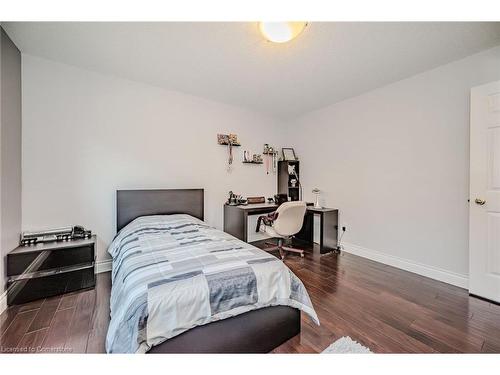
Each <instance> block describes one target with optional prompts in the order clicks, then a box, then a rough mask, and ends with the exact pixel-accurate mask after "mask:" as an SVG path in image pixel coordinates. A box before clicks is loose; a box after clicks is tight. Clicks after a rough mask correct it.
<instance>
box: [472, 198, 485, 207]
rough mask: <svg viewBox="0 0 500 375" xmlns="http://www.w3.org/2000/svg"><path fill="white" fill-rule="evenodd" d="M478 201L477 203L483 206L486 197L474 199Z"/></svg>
mask: <svg viewBox="0 0 500 375" xmlns="http://www.w3.org/2000/svg"><path fill="white" fill-rule="evenodd" d="M474 202H476V204H478V205H480V206H482V205H483V204H485V203H486V201H485V200H484V199H481V198H476V200H475V201H474Z"/></svg>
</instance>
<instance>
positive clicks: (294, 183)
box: [290, 178, 297, 187]
mask: <svg viewBox="0 0 500 375" xmlns="http://www.w3.org/2000/svg"><path fill="white" fill-rule="evenodd" d="M290 184H291V185H292V187H296V186H295V185H297V180H296V179H295V178H292V179H291V180H290Z"/></svg>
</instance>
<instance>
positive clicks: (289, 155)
mask: <svg viewBox="0 0 500 375" xmlns="http://www.w3.org/2000/svg"><path fill="white" fill-rule="evenodd" d="M281 152H282V154H283V160H286V161H290V160H292V161H293V160H297V156H295V151H294V149H293V148H291V147H284V148H282V149H281Z"/></svg>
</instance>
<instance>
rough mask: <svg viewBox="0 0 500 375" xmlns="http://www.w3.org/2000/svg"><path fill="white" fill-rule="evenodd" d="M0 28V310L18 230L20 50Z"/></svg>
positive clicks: (17, 241) (19, 226) (19, 197)
mask: <svg viewBox="0 0 500 375" xmlns="http://www.w3.org/2000/svg"><path fill="white" fill-rule="evenodd" d="M0 30H1V34H2V35H1V42H0V44H1V49H0V51H1V52H0V56H1V59H0V61H1V62H0V72H1V73H0V88H1V90H0V91H1V94H0V97H1V100H0V108H1V110H0V112H1V116H0V257H1V259H2V263H1V265H0V312H2V309H3V308H4V307H5V305H4V301H3V299H2V294H3V292H4V290H5V277H4V275H5V272H4V268H5V255H6V254H7V253H8V252H9V251H11V250H12V249H14V248H15V247H16V246H17V245H18V243H19V234H20V232H21V53H20V52H19V50H18V49H17V47H16V46H15V45H14V43H13V42H12V41H11V40H10V39H9V37H8V36H7V34H6V33H5V32H4V31H3V29H0Z"/></svg>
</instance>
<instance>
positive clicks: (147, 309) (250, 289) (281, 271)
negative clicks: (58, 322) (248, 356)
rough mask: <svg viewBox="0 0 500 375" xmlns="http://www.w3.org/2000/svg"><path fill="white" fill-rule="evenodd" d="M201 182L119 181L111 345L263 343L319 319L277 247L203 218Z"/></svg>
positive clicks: (196, 349) (186, 349)
mask: <svg viewBox="0 0 500 375" xmlns="http://www.w3.org/2000/svg"><path fill="white" fill-rule="evenodd" d="M203 207H204V192H203V189H174V190H172V189H170V190H119V191H117V206H116V208H117V232H118V233H117V235H116V236H115V238H114V240H113V242H112V243H111V245H110V246H109V249H108V252H109V253H110V254H111V256H112V258H113V269H112V281H113V286H112V291H111V303H110V305H111V321H110V326H109V329H108V335H107V339H106V350H107V352H108V353H145V352H149V353H266V352H269V351H271V350H272V349H274V348H275V347H277V346H279V345H280V344H282V343H283V342H285V341H286V340H288V339H290V338H292V337H293V336H295V335H297V334H298V333H300V316H301V313H300V312H301V311H303V312H305V313H306V314H307V315H309V316H310V318H311V319H312V320H313V321H314V322H316V323H317V324H319V321H318V318H317V315H316V313H315V311H314V308H313V306H312V304H311V301H310V299H309V296H308V294H307V291H306V290H305V288H304V286H303V284H302V282H301V281H300V280H299V279H298V278H297V277H296V276H295V275H294V274H293V273H292V272H291V271H290V270H289V269H288V268H287V267H286V265H284V263H282V262H281V261H280V260H278V259H277V258H276V257H274V256H272V255H270V254H268V253H266V252H264V251H262V250H260V249H258V248H256V247H254V246H252V245H250V244H247V243H245V242H242V241H240V240H238V239H236V238H234V237H232V236H231V235H229V234H227V233H224V232H221V231H219V230H217V229H215V228H213V227H211V226H209V225H207V224H206V223H205V222H204V221H203V218H204V208H203Z"/></svg>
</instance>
